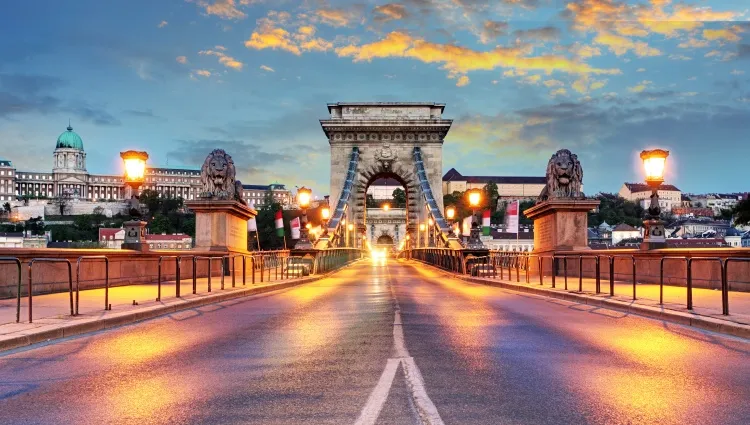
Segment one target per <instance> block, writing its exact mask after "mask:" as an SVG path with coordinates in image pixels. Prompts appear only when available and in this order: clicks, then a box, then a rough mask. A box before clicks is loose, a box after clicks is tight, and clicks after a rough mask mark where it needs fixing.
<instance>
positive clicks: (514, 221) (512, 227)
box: [505, 201, 520, 233]
mask: <svg viewBox="0 0 750 425" xmlns="http://www.w3.org/2000/svg"><path fill="white" fill-rule="evenodd" d="M518 204H519V201H513V202H511V203H510V204H508V209H507V210H506V211H505V225H506V231H507V232H508V233H518V213H519V211H518V210H519V209H520V208H519V205H518Z"/></svg>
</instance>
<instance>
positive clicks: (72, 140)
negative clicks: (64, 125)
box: [55, 125, 83, 151]
mask: <svg viewBox="0 0 750 425" xmlns="http://www.w3.org/2000/svg"><path fill="white" fill-rule="evenodd" d="M59 148H68V149H78V150H80V151H82V150H83V140H81V136H79V135H78V133H76V132H74V131H73V127H71V126H70V125H68V129H67V131H65V132H64V133H63V134H61V135H60V137H58V138H57V146H55V149H59Z"/></svg>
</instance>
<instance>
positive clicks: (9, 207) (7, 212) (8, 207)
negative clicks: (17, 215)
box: [3, 202, 12, 215]
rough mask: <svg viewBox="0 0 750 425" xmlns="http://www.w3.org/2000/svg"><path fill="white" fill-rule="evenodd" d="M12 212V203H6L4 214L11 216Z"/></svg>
mask: <svg viewBox="0 0 750 425" xmlns="http://www.w3.org/2000/svg"><path fill="white" fill-rule="evenodd" d="M11 210H12V208H11V206H10V202H6V203H4V204H3V212H4V213H5V214H6V215H10V212H11Z"/></svg>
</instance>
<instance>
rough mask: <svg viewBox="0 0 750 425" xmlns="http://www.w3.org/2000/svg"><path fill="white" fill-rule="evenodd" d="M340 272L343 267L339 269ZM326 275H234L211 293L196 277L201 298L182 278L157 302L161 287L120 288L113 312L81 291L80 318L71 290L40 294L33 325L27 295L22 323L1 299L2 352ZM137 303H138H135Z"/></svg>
mask: <svg viewBox="0 0 750 425" xmlns="http://www.w3.org/2000/svg"><path fill="white" fill-rule="evenodd" d="M339 270H340V269H339ZM325 276H327V275H317V276H307V277H301V278H294V279H289V280H281V279H279V280H276V279H275V276H274V275H273V274H272V277H273V278H274V279H272V281H271V282H268V281H266V282H263V283H261V282H259V281H258V280H256V283H255V284H254V285H253V284H252V283H250V280H249V279H248V281H247V283H246V285H244V286H243V285H242V278H241V277H239V279H236V281H235V287H234V288H233V287H232V279H231V277H228V276H225V278H224V288H225V289H224V290H222V289H221V277H220V276H219V277H213V278H211V292H210V293H209V292H207V290H208V289H207V287H208V279H207V278H201V279H197V285H196V287H197V294H195V295H193V282H192V278H188V279H182V282H181V285H180V295H181V297H180V298H175V287H176V284H175V281H171V282H162V285H161V301H156V297H157V293H158V286H157V284H155V283H153V284H143V285H128V286H116V287H112V288H109V303H110V304H111V305H112V309H111V310H105V309H104V289H90V290H81V293H80V298H79V314H78V315H77V316H71V315H70V295H69V293H68V292H65V293H56V294H45V295H35V296H34V297H33V314H34V316H33V322H32V323H29V322H28V297H25V296H24V297H22V298H21V322H20V323H16V299H15V298H14V299H4V300H0V352H1V351H3V350H10V349H13V348H18V347H23V346H26V345H31V344H35V343H38V342H42V341H46V340H50V339H56V338H64V337H68V336H72V335H77V334H81V333H87V332H93V331H97V330H102V329H107V328H111V327H115V326H120V325H123V324H127V323H132V322H137V321H140V320H146V319H149V318H153V317H156V316H160V315H163V314H169V313H173V312H175V311H179V310H184V309H189V308H194V307H198V306H202V305H206V304H211V303H216V302H220V301H224V300H228V299H233V298H239V297H245V296H250V295H255V294H260V293H263V292H268V291H272V290H277V289H284V288H287V287H291V286H295V285H300V284H303V283H308V282H312V281H314V280H318V279H321V278H323V277H325ZM73 299H74V302H75V292H73ZM133 301H135V302H136V303H137V305H133Z"/></svg>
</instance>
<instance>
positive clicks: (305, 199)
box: [297, 186, 312, 208]
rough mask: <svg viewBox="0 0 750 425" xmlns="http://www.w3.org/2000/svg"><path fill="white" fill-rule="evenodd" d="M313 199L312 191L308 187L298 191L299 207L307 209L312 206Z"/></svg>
mask: <svg viewBox="0 0 750 425" xmlns="http://www.w3.org/2000/svg"><path fill="white" fill-rule="evenodd" d="M311 198H312V190H311V189H308V188H306V187H304V186H303V187H301V188H299V189H297V202H298V203H299V206H300V207H302V208H307V207H309V206H310V199H311Z"/></svg>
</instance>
